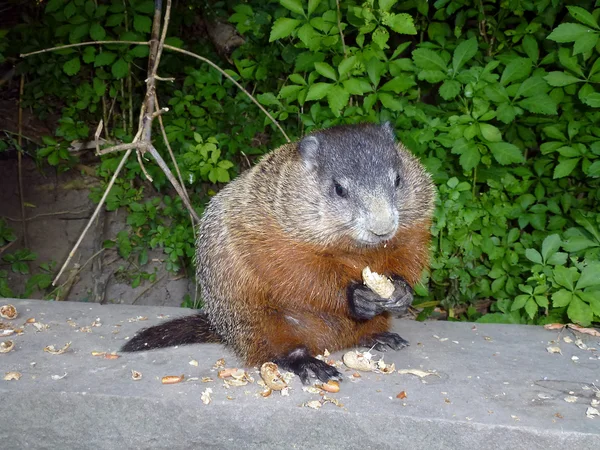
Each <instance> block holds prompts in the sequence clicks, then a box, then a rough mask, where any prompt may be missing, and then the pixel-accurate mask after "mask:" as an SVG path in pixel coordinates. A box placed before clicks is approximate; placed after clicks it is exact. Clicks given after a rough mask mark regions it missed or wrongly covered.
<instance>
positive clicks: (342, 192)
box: [333, 181, 348, 198]
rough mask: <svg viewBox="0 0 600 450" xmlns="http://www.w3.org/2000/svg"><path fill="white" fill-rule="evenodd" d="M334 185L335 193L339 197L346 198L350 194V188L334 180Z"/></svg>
mask: <svg viewBox="0 0 600 450" xmlns="http://www.w3.org/2000/svg"><path fill="white" fill-rule="evenodd" d="M333 187H334V188H335V193H336V194H337V196H338V197H342V198H344V197H346V196H347V195H348V190H347V189H346V188H345V187H344V186H342V185H341V184H340V183H338V182H337V181H334V182H333Z"/></svg>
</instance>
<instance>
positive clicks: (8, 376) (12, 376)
mask: <svg viewBox="0 0 600 450" xmlns="http://www.w3.org/2000/svg"><path fill="white" fill-rule="evenodd" d="M20 379H21V373H20V372H6V373H5V374H4V380H5V381H13V380H15V381H19V380H20Z"/></svg>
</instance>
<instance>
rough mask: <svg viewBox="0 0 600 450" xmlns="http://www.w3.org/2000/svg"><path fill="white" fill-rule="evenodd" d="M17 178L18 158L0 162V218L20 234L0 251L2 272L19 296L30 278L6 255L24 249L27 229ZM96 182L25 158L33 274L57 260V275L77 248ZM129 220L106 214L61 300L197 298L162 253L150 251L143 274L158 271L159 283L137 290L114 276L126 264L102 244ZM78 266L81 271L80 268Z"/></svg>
mask: <svg viewBox="0 0 600 450" xmlns="http://www.w3.org/2000/svg"><path fill="white" fill-rule="evenodd" d="M17 180H18V178H17V160H16V157H15V158H9V159H5V160H0V217H2V218H4V219H5V220H6V222H7V224H8V226H9V227H11V228H12V229H13V230H14V232H15V234H16V235H17V236H18V239H17V241H15V242H14V243H12V244H9V246H8V247H4V249H2V248H0V270H7V271H8V272H9V285H10V287H11V289H12V290H13V291H14V292H15V295H22V293H23V292H24V287H25V283H26V280H27V279H28V278H29V276H28V275H20V274H16V273H13V272H12V271H11V270H10V265H9V264H7V263H6V262H5V261H3V260H2V259H1V258H2V256H4V255H6V254H8V253H12V252H14V251H15V250H18V249H20V248H23V247H24V245H23V239H21V237H22V235H23V228H22V225H21V221H20V215H21V212H20V211H21V206H20V201H19V191H18V181H17ZM98 183H99V182H98V180H97V179H96V178H95V177H93V176H89V175H86V174H85V172H83V171H78V170H71V171H68V172H66V173H61V174H59V173H57V171H56V170H55V169H54V168H52V167H46V168H43V169H39V168H37V167H36V165H35V163H34V162H33V160H32V159H31V158H24V159H23V184H24V191H25V192H24V197H25V198H24V203H25V205H26V207H25V211H26V217H27V220H26V224H27V238H28V244H29V245H28V248H29V249H30V250H31V251H33V252H35V253H36V254H37V255H38V257H37V259H36V260H35V261H31V262H30V263H29V267H30V271H31V272H32V273H39V272H40V268H39V265H40V264H41V263H47V262H50V261H56V265H55V266H54V270H53V273H52V276H53V277H54V276H55V275H56V274H57V273H58V270H59V269H60V267H61V266H62V264H63V263H64V261H65V260H66V258H67V256H68V254H69V252H70V251H71V249H72V248H73V245H74V244H75V242H76V241H77V239H78V238H79V236H80V235H81V232H82V231H83V229H84V228H85V226H86V225H87V223H88V221H89V219H90V217H91V215H92V212H93V210H94V208H95V204H94V203H93V202H92V201H90V199H89V198H88V197H89V189H90V187H92V186H94V185H98ZM125 220H126V216H125V215H124V214H123V213H122V212H121V213H119V212H118V211H117V212H114V213H113V212H110V213H109V212H106V211H102V212H101V213H100V214H99V217H98V219H97V220H96V221H95V223H93V224H92V226H91V228H90V230H89V231H88V233H87V235H86V236H85V237H84V239H83V241H82V243H81V245H80V247H79V249H78V250H77V252H76V254H75V256H74V258H73V259H72V262H71V263H70V265H69V267H68V268H67V269H66V270H65V272H64V273H63V275H62V277H61V278H60V280H59V281H58V284H59V285H60V284H63V283H65V288H64V290H65V291H68V294H67V295H66V298H64V299H63V300H70V301H81V302H96V303H116V304H139V305H157V306H158V305H165V306H180V305H181V302H182V301H183V298H184V296H185V294H187V293H190V294H191V296H192V298H193V297H194V286H193V281H192V280H188V279H187V278H186V277H184V276H178V275H176V274H172V273H168V272H166V271H165V269H164V264H163V263H162V260H163V259H164V258H165V255H164V254H163V253H162V252H160V251H155V252H150V254H149V260H150V261H152V262H151V263H149V265H148V266H147V267H145V268H144V269H143V270H145V271H147V272H152V271H153V270H154V268H156V270H157V277H156V279H157V281H156V282H155V283H154V284H152V283H150V282H148V281H143V282H142V283H141V285H140V286H138V287H137V288H136V289H132V288H131V282H130V281H128V280H121V279H119V277H116V276H115V272H116V271H117V270H118V269H119V267H120V266H123V265H125V264H126V262H125V261H124V260H123V259H122V258H120V257H119V255H118V254H117V251H116V249H104V250H102V243H103V241H105V240H107V239H114V238H115V236H116V234H117V233H118V232H119V231H120V230H122V229H124V228H125V227H126V225H125ZM77 268H79V269H77ZM43 295H44V292H39V291H38V292H35V293H34V294H32V297H33V298H42V297H43Z"/></svg>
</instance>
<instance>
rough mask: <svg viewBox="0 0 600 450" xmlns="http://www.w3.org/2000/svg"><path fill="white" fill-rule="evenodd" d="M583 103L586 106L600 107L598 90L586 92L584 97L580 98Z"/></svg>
mask: <svg viewBox="0 0 600 450" xmlns="http://www.w3.org/2000/svg"><path fill="white" fill-rule="evenodd" d="M582 101H583V103H585V104H586V105H588V106H591V107H592V108H600V93H598V92H593V93H591V94H588V95H586V96H585V98H584V99H582Z"/></svg>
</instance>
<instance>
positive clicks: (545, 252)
mask: <svg viewBox="0 0 600 450" xmlns="http://www.w3.org/2000/svg"><path fill="white" fill-rule="evenodd" d="M561 244H562V240H561V239H560V236H559V235H558V234H551V235H550V236H547V237H546V239H544V242H542V256H543V257H544V261H545V262H547V261H548V259H549V258H550V257H551V256H552V255H553V254H555V253H556V252H557V251H558V249H559V248H560V246H561Z"/></svg>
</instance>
